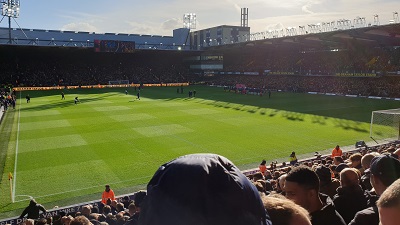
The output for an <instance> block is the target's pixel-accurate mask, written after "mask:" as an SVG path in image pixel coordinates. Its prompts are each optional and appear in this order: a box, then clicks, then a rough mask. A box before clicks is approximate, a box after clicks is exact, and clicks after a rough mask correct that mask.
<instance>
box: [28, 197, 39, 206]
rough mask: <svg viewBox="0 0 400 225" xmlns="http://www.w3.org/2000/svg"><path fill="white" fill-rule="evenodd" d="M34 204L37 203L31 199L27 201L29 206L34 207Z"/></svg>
mask: <svg viewBox="0 0 400 225" xmlns="http://www.w3.org/2000/svg"><path fill="white" fill-rule="evenodd" d="M36 204H37V202H36V200H35V199H33V198H32V199H31V200H30V201H29V206H35V205H36Z"/></svg>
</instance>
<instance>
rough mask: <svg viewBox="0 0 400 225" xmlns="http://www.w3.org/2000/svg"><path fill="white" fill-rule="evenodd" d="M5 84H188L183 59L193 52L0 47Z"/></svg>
mask: <svg viewBox="0 0 400 225" xmlns="http://www.w3.org/2000/svg"><path fill="white" fill-rule="evenodd" d="M1 51H2V52H4V54H2V56H0V59H1V60H0V66H1V68H2V78H1V80H0V83H1V82H4V83H6V84H7V83H10V84H13V85H15V86H57V85H60V86H63V85H97V84H108V82H109V81H116V80H129V82H130V83H135V84H139V83H178V82H189V81H192V80H193V78H192V77H190V73H189V66H188V65H186V64H185V63H184V59H185V58H187V57H189V56H190V55H191V54H193V53H191V52H176V51H138V52H134V53H124V54H122V53H120V54H114V53H96V52H94V51H93V50H92V49H85V48H83V49H82V48H78V49H77V48H72V49H69V48H50V47H49V48H46V47H43V48H38V47H36V48H34V47H19V46H1Z"/></svg>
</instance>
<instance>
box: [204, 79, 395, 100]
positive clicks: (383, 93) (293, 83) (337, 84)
mask: <svg viewBox="0 0 400 225" xmlns="http://www.w3.org/2000/svg"><path fill="white" fill-rule="evenodd" d="M210 83H212V84H217V85H223V86H235V85H236V84H244V85H246V86H247V87H250V88H262V89H270V90H282V91H288V92H321V93H335V94H342V95H346V94H347V95H360V96H380V97H400V93H399V92H398V90H400V76H383V77H367V78H364V77H363V78H360V77H357V78H356V77H336V76H297V75H267V76H249V75H217V76H215V77H214V78H213V80H211V81H210Z"/></svg>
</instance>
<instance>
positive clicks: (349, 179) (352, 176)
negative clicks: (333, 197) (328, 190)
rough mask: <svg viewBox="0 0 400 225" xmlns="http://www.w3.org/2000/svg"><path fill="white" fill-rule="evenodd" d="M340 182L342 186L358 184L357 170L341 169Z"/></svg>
mask: <svg viewBox="0 0 400 225" xmlns="http://www.w3.org/2000/svg"><path fill="white" fill-rule="evenodd" d="M340 184H341V185H342V186H343V187H353V186H357V185H358V184H359V176H358V174H357V172H356V171H355V170H353V169H351V168H346V169H343V170H342V171H341V172H340Z"/></svg>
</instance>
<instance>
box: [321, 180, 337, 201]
mask: <svg viewBox="0 0 400 225" xmlns="http://www.w3.org/2000/svg"><path fill="white" fill-rule="evenodd" d="M339 186H340V181H339V180H337V179H331V181H330V182H321V185H320V186H319V192H320V193H323V194H326V195H328V196H329V197H330V198H331V199H332V198H333V196H335V194H336V189H337V188H338V187H339Z"/></svg>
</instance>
